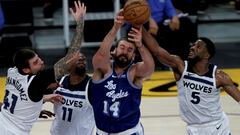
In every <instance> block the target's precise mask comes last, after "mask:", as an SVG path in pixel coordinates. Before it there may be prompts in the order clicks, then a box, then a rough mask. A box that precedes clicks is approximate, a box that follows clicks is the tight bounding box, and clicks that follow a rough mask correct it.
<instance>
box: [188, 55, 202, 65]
mask: <svg viewBox="0 0 240 135" xmlns="http://www.w3.org/2000/svg"><path fill="white" fill-rule="evenodd" d="M200 60H201V59H200V58H199V57H198V56H196V57H194V58H188V61H189V64H190V65H195V64H196V63H197V62H199V61H200Z"/></svg>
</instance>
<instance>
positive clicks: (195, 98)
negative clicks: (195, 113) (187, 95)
mask: <svg viewBox="0 0 240 135" xmlns="http://www.w3.org/2000/svg"><path fill="white" fill-rule="evenodd" d="M199 95H200V92H196V91H194V92H192V98H193V99H192V100H191V102H192V103H193V104H198V103H199V102H200V97H199Z"/></svg>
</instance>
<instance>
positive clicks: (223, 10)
mask: <svg viewBox="0 0 240 135" xmlns="http://www.w3.org/2000/svg"><path fill="white" fill-rule="evenodd" d="M0 2H1V12H2V17H1V22H3V23H1V22H0V23H1V26H0V28H1V31H0V33H1V39H0V74H1V75H5V73H6V68H7V67H9V66H11V65H12V55H13V54H14V52H15V51H16V50H17V49H19V48H25V47H28V48H32V49H34V50H36V51H37V52H38V53H39V54H40V56H41V57H43V59H44V60H45V63H46V64H47V65H51V64H53V63H54V62H55V61H57V60H58V59H59V58H60V57H62V56H63V55H64V54H65V52H66V49H67V48H68V46H69V44H70V41H71V38H72V36H73V33H74V30H75V22H74V20H73V18H72V16H71V14H70V12H69V7H72V6H73V0H62V1H60V0H0ZM82 2H84V3H85V5H87V16H86V18H85V20H86V21H85V28H84V41H83V48H82V52H83V53H85V54H86V55H87V56H88V57H87V58H88V65H89V66H88V67H89V71H90V72H91V70H92V67H91V57H92V55H93V54H94V53H95V51H96V50H97V49H98V47H99V45H100V43H101V41H102V40H103V38H104V36H105V35H106V34H107V32H108V31H109V30H110V28H111V27H112V24H113V17H114V15H115V12H116V11H118V10H119V9H120V8H122V7H123V4H124V3H125V1H124V0H104V1H99V0H82ZM172 3H173V6H174V7H175V8H176V11H177V12H178V14H181V13H182V14H181V15H182V16H181V15H180V16H181V17H185V18H187V19H189V20H190V21H191V22H190V24H191V27H190V26H189V25H186V26H185V27H184V28H183V29H184V30H185V31H189V30H188V29H190V35H191V39H190V40H188V42H193V40H194V39H195V38H197V37H199V36H206V37H208V38H210V39H211V40H213V41H214V43H215V44H216V48H217V55H216V57H215V58H214V59H213V61H214V63H215V64H218V65H219V66H220V67H222V68H237V67H239V63H240V54H239V51H240V34H239V33H240V6H239V0H197V1H196V0H172ZM179 18H180V17H179ZM167 19H168V18H166V20H167ZM180 23H181V22H180ZM182 24H183V23H182ZM188 26H189V27H188ZM123 29H124V28H123ZM123 31H124V30H123ZM122 33H124V32H122ZM188 34H189V33H188ZM120 36H121V33H120V34H119V35H118V37H117V38H119V37H120ZM186 37H190V36H189V35H186ZM181 38H182V37H181ZM188 45H189V44H188V43H187V45H183V44H178V45H175V46H174V48H178V47H176V46H187V47H188ZM170 49H171V48H170ZM169 51H170V52H171V50H169ZM177 51H178V50H177ZM178 52H181V53H186V51H178ZM180 55H181V54H180ZM156 66H157V68H156V69H157V70H166V69H168V68H164V66H162V65H161V64H156Z"/></svg>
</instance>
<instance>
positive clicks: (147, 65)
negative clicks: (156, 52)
mask: <svg viewBox="0 0 240 135" xmlns="http://www.w3.org/2000/svg"><path fill="white" fill-rule="evenodd" d="M138 51H139V54H140V56H141V58H142V61H143V69H142V70H141V71H143V73H144V74H145V75H144V76H149V75H150V74H151V73H152V72H153V71H154V67H155V64H154V60H153V57H152V55H151V53H150V52H149V51H148V49H147V48H146V47H145V46H144V45H142V46H140V47H138Z"/></svg>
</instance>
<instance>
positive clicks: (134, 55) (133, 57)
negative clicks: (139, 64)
mask: <svg viewBox="0 0 240 135" xmlns="http://www.w3.org/2000/svg"><path fill="white" fill-rule="evenodd" d="M135 57H136V53H134V54H133V56H132V61H134V59H135Z"/></svg>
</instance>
